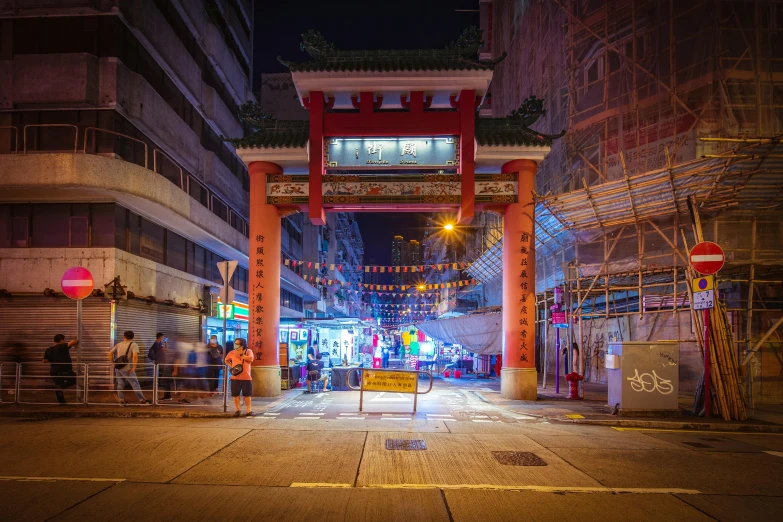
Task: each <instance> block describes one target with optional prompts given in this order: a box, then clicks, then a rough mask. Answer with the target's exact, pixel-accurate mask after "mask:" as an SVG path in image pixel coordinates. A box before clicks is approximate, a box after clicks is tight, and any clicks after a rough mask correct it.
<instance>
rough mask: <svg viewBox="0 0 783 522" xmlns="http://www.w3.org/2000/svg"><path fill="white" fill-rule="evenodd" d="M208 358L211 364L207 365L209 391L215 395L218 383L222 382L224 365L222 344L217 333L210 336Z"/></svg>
mask: <svg viewBox="0 0 783 522" xmlns="http://www.w3.org/2000/svg"><path fill="white" fill-rule="evenodd" d="M207 359H208V361H209V366H208V367H207V383H208V384H209V393H210V394H211V395H215V394H217V390H218V385H219V384H220V370H221V369H222V367H223V350H222V346H220V344H219V343H218V340H217V335H213V336H211V337H210V338H209V344H208V345H207Z"/></svg>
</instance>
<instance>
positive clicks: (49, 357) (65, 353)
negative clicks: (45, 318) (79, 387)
mask: <svg viewBox="0 0 783 522" xmlns="http://www.w3.org/2000/svg"><path fill="white" fill-rule="evenodd" d="M77 344H79V340H78V339H74V340H73V341H69V342H67V343H66V342H65V336H64V335H63V334H57V335H55V336H54V344H53V345H52V346H50V347H49V348H47V349H46V351H45V352H44V359H43V360H44V362H48V363H49V364H51V367H50V368H49V375H51V376H52V381H54V386H55V388H57V390H56V391H55V392H54V393H55V395H56V396H57V402H59V403H60V404H67V403H66V401H65V395H64V394H63V390H64V389H66V388H70V387H72V386H76V373H75V372H74V371H73V361H72V360H71V348H73V347H74V346H76V345H77Z"/></svg>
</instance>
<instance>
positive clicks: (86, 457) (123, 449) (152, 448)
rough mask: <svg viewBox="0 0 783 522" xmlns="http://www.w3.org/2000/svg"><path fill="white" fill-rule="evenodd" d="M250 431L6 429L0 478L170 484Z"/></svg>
mask: <svg viewBox="0 0 783 522" xmlns="http://www.w3.org/2000/svg"><path fill="white" fill-rule="evenodd" d="M249 431H250V430H243V429H228V428H207V429H199V430H185V429H181V428H171V427H144V426H143V425H138V426H132V425H125V426H101V427H99V428H97V429H96V428H91V427H88V426H79V425H61V424H54V423H52V424H49V423H47V422H41V423H34V426H33V425H32V424H31V423H16V424H6V425H5V426H3V443H2V446H0V470H2V473H0V474H2V475H11V476H36V477H72V478H121V479H126V480H138V481H149V482H166V481H168V480H171V479H173V478H174V477H176V476H177V475H179V474H181V473H182V472H184V471H185V470H187V469H189V468H190V467H192V466H194V465H195V464H197V463H198V462H200V461H201V460H203V459H205V458H206V457H208V456H209V455H211V454H212V453H214V452H215V451H216V450H218V449H219V448H222V447H224V446H226V445H228V444H230V443H231V442H233V441H235V440H236V439H238V438H239V437H241V436H242V435H244V434H246V433H248V432H249ZM22 456H24V458H22Z"/></svg>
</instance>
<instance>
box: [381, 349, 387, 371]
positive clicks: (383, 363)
mask: <svg viewBox="0 0 783 522" xmlns="http://www.w3.org/2000/svg"><path fill="white" fill-rule="evenodd" d="M381 366H383V367H384V368H388V367H389V349H388V348H384V349H383V352H381Z"/></svg>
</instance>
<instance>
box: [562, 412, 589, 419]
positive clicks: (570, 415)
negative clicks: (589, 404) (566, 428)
mask: <svg viewBox="0 0 783 522" xmlns="http://www.w3.org/2000/svg"><path fill="white" fill-rule="evenodd" d="M566 417H567V418H569V419H584V418H585V416H584V415H579V414H578V413H568V414H566Z"/></svg>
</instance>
